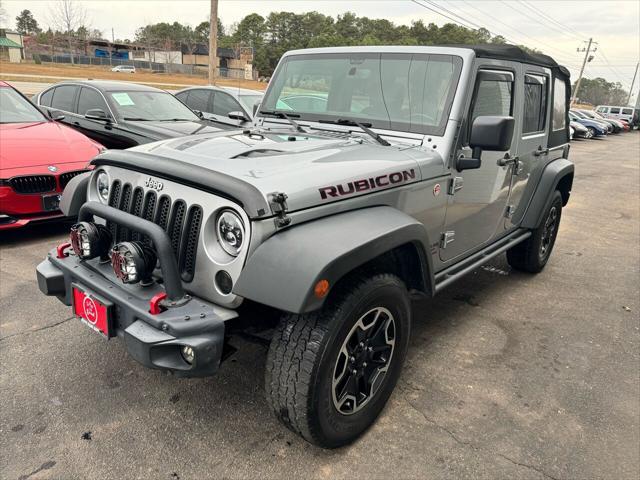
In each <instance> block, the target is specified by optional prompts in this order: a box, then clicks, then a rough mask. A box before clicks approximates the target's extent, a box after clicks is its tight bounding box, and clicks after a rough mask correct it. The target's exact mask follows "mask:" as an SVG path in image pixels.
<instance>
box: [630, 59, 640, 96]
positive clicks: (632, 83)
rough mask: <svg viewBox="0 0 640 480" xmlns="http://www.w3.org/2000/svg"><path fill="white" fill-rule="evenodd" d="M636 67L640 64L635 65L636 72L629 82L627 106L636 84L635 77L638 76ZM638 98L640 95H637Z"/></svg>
mask: <svg viewBox="0 0 640 480" xmlns="http://www.w3.org/2000/svg"><path fill="white" fill-rule="evenodd" d="M638 66H640V62H638V63H636V71H635V73H634V74H633V80H631V88H630V89H629V98H627V105H629V106H630V105H631V94H632V93H633V87H634V86H635V84H636V77H637V76H638ZM638 96H639V97H640V94H638Z"/></svg>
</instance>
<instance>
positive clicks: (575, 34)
mask: <svg viewBox="0 0 640 480" xmlns="http://www.w3.org/2000/svg"><path fill="white" fill-rule="evenodd" d="M520 3H522V4H523V5H524V6H525V7H527V8H528V9H529V10H531V11H532V12H533V13H535V14H537V15H540V16H541V17H542V18H544V19H545V20H547V21H549V22H551V23H554V24H556V25H558V26H559V27H560V28H562V32H563V33H565V34H566V35H569V36H573V37H575V38H577V39H578V40H580V41H583V40H584V38H585V37H584V35H582V34H581V33H580V32H578V31H577V30H575V29H574V28H572V27H570V26H569V25H563V24H562V23H560V22H558V21H557V20H556V19H555V18H553V17H551V16H549V15H547V14H546V13H544V12H542V11H540V10H538V9H537V8H536V7H534V6H533V5H532V4H530V3H529V2H527V1H525V0H520ZM567 30H571V31H572V32H574V33H573V34H572V33H570V32H567Z"/></svg>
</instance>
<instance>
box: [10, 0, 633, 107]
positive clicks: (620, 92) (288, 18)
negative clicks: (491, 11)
mask: <svg viewBox="0 0 640 480" xmlns="http://www.w3.org/2000/svg"><path fill="white" fill-rule="evenodd" d="M66 1H67V2H69V1H70V0H66ZM77 16H78V17H79V18H78V19H75V20H77V21H76V22H75V23H76V24H73V22H66V24H64V22H58V25H57V29H56V30H52V29H51V28H49V29H48V30H47V31H46V32H43V31H42V29H41V28H40V27H39V25H38V22H37V21H36V19H35V18H33V15H32V14H31V12H30V11H29V10H23V11H22V12H21V13H20V15H18V17H16V29H17V30H18V31H20V32H21V33H24V34H28V35H37V36H38V41H40V42H41V43H48V42H52V41H53V40H52V37H53V38H55V37H56V35H57V36H59V37H61V38H65V37H68V38H69V45H71V38H73V39H76V40H78V41H85V42H86V40H87V39H97V38H101V37H102V32H100V31H99V30H96V29H90V28H89V27H87V26H86V23H87V22H86V15H77ZM60 23H62V26H61V25H60ZM116 43H137V44H141V45H143V46H145V47H147V48H149V49H156V50H164V51H170V50H183V51H184V50H186V51H188V52H190V53H192V52H194V51H195V49H196V48H197V47H198V46H199V45H205V46H206V47H207V48H208V43H209V22H208V21H204V22H201V23H199V24H198V25H196V26H195V27H192V26H191V25H185V24H181V23H180V22H173V23H167V22H160V23H155V24H150V25H146V26H143V27H140V28H138V29H137V30H136V32H135V36H134V38H133V39H116ZM486 43H493V44H504V43H506V40H505V39H504V38H503V37H501V36H499V35H498V36H493V35H491V33H490V32H489V31H488V30H486V29H484V28H480V29H478V30H471V29H468V28H465V27H462V26H460V25H457V24H453V23H447V24H444V25H442V26H438V25H436V24H434V23H428V24H425V23H424V22H423V21H422V20H415V21H413V22H412V23H411V25H396V24H394V23H393V22H391V21H389V20H386V19H372V18H368V17H360V16H357V15H355V14H354V13H351V12H347V13H344V14H339V15H337V16H336V17H335V18H334V17H332V16H329V15H324V14H321V13H318V12H306V13H301V14H296V13H292V12H271V13H270V14H269V15H267V16H266V17H263V16H262V15H259V14H257V13H252V14H249V15H247V16H245V17H244V18H243V19H242V20H240V21H239V22H237V23H234V24H232V25H229V26H225V25H224V23H223V22H222V21H220V19H218V46H219V47H230V48H237V47H252V48H253V51H254V60H253V64H254V66H255V68H256V69H257V70H258V71H259V72H260V74H261V75H263V76H264V75H266V76H268V75H271V74H272V73H273V70H274V69H275V67H276V65H277V63H278V61H279V60H280V57H281V56H282V54H283V53H285V52H286V51H287V50H293V49H300V48H314V47H333V46H349V45H447V44H486ZM521 47H522V48H526V47H524V46H521ZM70 48H71V47H70ZM579 96H580V101H581V102H583V103H591V104H593V105H598V104H607V103H608V104H624V103H626V98H627V96H628V92H625V91H624V89H623V88H622V85H621V84H620V83H619V82H608V81H606V80H605V79H604V78H595V79H587V78H584V79H583V80H582V84H581V86H580V95H579Z"/></svg>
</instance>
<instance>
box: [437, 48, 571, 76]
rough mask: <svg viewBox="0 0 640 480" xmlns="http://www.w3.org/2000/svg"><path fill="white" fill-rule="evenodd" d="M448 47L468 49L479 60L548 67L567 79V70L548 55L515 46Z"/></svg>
mask: <svg viewBox="0 0 640 480" xmlns="http://www.w3.org/2000/svg"><path fill="white" fill-rule="evenodd" d="M447 46H449V47H460V48H469V49H471V50H473V51H474V52H475V53H476V57H479V58H495V59H496V60H511V61H514V62H521V63H528V64H531V65H539V66H541V67H549V68H553V69H556V70H558V71H559V72H560V73H562V75H563V76H566V77H567V78H569V76H570V74H569V70H567V69H566V68H565V67H563V66H562V65H560V64H558V63H557V62H556V61H555V60H554V59H553V58H551V57H550V56H549V55H545V54H543V53H529V52H527V51H526V50H523V49H522V48H520V47H518V46H516V45H494V44H482V45H447Z"/></svg>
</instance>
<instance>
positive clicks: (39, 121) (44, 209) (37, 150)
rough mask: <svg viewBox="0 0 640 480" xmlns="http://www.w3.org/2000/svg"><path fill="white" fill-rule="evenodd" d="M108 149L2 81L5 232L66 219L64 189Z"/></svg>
mask: <svg viewBox="0 0 640 480" xmlns="http://www.w3.org/2000/svg"><path fill="white" fill-rule="evenodd" d="M103 149H104V147H103V146H102V145H100V144H99V143H96V142H94V141H93V140H91V139H89V138H87V137H85V136H84V135H82V134H81V133H79V132H77V131H76V130H74V129H72V128H69V127H65V126H64V125H60V124H59V123H57V122H54V121H53V120H50V119H49V118H47V117H46V116H45V115H44V114H43V113H42V112H41V111H40V110H38V108H36V107H35V106H34V105H33V104H32V103H31V102H30V101H29V100H28V99H27V98H26V97H24V96H23V95H22V94H21V93H19V92H18V91H17V90H15V89H14V88H13V87H12V86H10V85H9V84H7V83H5V82H2V81H0V231H2V230H8V229H13V228H19V227H22V226H24V225H26V224H27V223H30V222H34V221H39V220H48V219H51V218H56V217H61V216H62V213H61V212H60V209H59V206H58V204H59V202H60V194H61V193H62V190H63V189H64V187H65V186H66V184H67V183H68V182H69V180H71V179H72V178H73V177H74V176H76V175H78V174H80V173H83V172H85V171H87V169H88V168H89V167H88V162H89V161H90V160H91V159H92V158H93V157H95V156H96V155H97V154H98V153H99V152H101V151H102V150H103Z"/></svg>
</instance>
